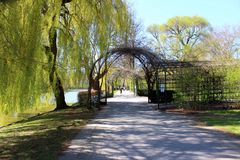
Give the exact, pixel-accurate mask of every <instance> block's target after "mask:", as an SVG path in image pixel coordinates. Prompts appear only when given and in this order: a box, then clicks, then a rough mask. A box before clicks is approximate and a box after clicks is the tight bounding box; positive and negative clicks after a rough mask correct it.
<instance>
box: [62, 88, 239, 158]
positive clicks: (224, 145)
mask: <svg viewBox="0 0 240 160" xmlns="http://www.w3.org/2000/svg"><path fill="white" fill-rule="evenodd" d="M109 101H110V102H109V105H108V106H107V107H106V108H105V109H104V110H102V111H101V112H100V113H99V115H98V116H97V117H96V119H94V120H93V121H91V122H90V123H89V124H88V125H87V126H86V127H85V128H84V129H83V130H82V131H81V132H80V133H79V134H78V135H77V136H76V137H75V139H74V140H73V141H72V142H71V145H70V146H69V148H68V149H67V150H66V151H65V152H64V153H63V155H62V156H61V157H60V158H59V159H60V160H75V159H81V160H112V159H119V160H128V159H129V160H130V159H131V160H135V159H136V160H195V159H198V160H199V159H200V160H211V159H212V160H220V159H221V160H230V159H238V160H240V141H239V140H238V139H235V138H232V137H229V136H227V135H225V134H222V133H219V132H217V131H212V130H205V129H201V128H197V127H195V126H194V123H193V122H192V120H190V119H189V118H188V117H185V116H182V115H175V114H172V113H164V112H158V111H157V110H155V108H156V106H154V105H150V104H147V103H146V101H147V99H146V98H140V97H134V96H133V95H131V94H130V93H129V92H124V93H123V95H121V96H118V97H116V98H112V99H110V100H109Z"/></svg>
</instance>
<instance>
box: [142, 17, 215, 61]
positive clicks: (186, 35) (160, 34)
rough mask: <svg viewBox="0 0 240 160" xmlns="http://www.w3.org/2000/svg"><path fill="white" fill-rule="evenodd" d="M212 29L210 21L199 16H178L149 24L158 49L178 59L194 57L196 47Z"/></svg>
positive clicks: (149, 29)
mask: <svg viewBox="0 0 240 160" xmlns="http://www.w3.org/2000/svg"><path fill="white" fill-rule="evenodd" d="M210 30H211V27H210V24H209V23H208V21H207V20H206V19H204V18H202V17H199V16H193V17H189V16H176V17H173V18H171V19H169V20H168V21H167V23H166V24H162V25H152V26H149V28H148V30H147V31H148V32H149V33H150V34H151V35H152V36H153V37H154V39H155V40H156V42H157V45H156V46H157V47H156V48H157V50H158V51H159V52H160V53H164V54H165V55H171V56H173V57H174V58H175V59H178V60H186V59H194V58H195V57H196V56H197V55H194V48H195V46H197V45H198V44H199V43H200V42H201V41H202V40H203V39H204V38H205V37H206V36H207V35H208V33H209V31H210Z"/></svg>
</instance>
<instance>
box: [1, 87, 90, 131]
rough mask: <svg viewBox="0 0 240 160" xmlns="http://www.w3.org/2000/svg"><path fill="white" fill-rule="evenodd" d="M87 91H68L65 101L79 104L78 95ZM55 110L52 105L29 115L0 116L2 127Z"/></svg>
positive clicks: (33, 111)
mask: <svg viewBox="0 0 240 160" xmlns="http://www.w3.org/2000/svg"><path fill="white" fill-rule="evenodd" d="M85 91H87V89H72V90H68V91H67V92H65V100H66V103H67V104H69V105H71V104H73V103H77V102H78V98H77V95H78V93H79V92H85ZM52 101H53V102H54V100H52ZM54 108H55V105H54V104H53V105H51V106H46V107H44V108H40V109H37V110H36V109H35V110H34V109H33V110H31V111H29V113H14V114H13V115H8V116H5V115H0V127H2V126H5V125H7V124H10V123H13V122H16V121H20V120H23V119H25V118H29V117H32V116H34V115H37V114H39V113H44V112H48V111H51V110H53V109H54Z"/></svg>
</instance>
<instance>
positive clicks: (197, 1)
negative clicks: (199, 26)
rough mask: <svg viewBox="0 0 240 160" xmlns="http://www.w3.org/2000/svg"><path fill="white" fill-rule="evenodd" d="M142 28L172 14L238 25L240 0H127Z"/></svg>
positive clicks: (161, 22) (239, 20)
mask: <svg viewBox="0 0 240 160" xmlns="http://www.w3.org/2000/svg"><path fill="white" fill-rule="evenodd" d="M127 2H128V4H129V6H130V9H132V10H133V11H134V12H135V17H136V18H137V20H138V21H140V22H141V23H142V25H143V26H144V28H145V29H146V27H147V26H149V25H151V24H163V23H166V22H167V20H168V19H169V18H171V17H174V16H196V15H197V16H201V17H204V18H205V19H207V20H208V22H209V23H210V24H211V25H212V27H216V28H219V27H220V28H221V27H224V26H237V25H239V26H240V0H127Z"/></svg>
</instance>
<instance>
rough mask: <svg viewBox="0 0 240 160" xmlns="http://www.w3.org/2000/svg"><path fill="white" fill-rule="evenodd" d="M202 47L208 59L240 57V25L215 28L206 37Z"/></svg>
mask: <svg viewBox="0 0 240 160" xmlns="http://www.w3.org/2000/svg"><path fill="white" fill-rule="evenodd" d="M201 49H202V50H203V51H202V52H205V54H206V55H205V57H206V59H208V60H220V61H222V60H224V61H226V60H233V59H236V58H238V59H239V58H240V57H239V56H240V55H239V54H240V27H225V28H223V29H220V30H214V31H213V32H211V34H210V35H209V36H208V38H206V39H205V41H204V42H203V44H202V46H201Z"/></svg>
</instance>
